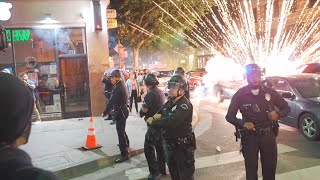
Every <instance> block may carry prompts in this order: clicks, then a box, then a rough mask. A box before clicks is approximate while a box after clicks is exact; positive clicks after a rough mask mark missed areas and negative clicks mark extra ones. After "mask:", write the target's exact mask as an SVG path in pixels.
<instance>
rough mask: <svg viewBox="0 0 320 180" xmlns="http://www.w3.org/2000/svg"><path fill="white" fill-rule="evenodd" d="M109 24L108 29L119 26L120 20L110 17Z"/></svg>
mask: <svg viewBox="0 0 320 180" xmlns="http://www.w3.org/2000/svg"><path fill="white" fill-rule="evenodd" d="M107 24H108V29H112V28H117V27H118V22H117V20H116V19H108V20H107Z"/></svg>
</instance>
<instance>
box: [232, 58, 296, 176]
mask: <svg viewBox="0 0 320 180" xmlns="http://www.w3.org/2000/svg"><path fill="white" fill-rule="evenodd" d="M245 73H246V77H247V81H248V85H247V86H245V87H242V88H240V89H239V90H238V91H237V92H236V93H235V95H234V96H233V97H232V99H231V102H230V105H229V108H228V112H227V115H226V120H227V121H228V122H229V123H231V124H233V125H234V126H235V127H236V129H240V131H237V132H238V133H240V134H241V150H240V151H241V152H242V153H243V157H244V164H245V168H246V178H247V180H258V173H257V170H258V161H259V152H260V157H261V158H260V160H261V165H262V166H261V167H262V176H263V179H266V180H274V179H275V174H276V169H277V157H278V152H277V151H278V150H277V141H276V137H277V135H278V132H279V124H278V119H279V118H284V117H286V116H287V115H288V114H289V112H290V107H289V106H288V103H287V102H286V101H285V100H284V99H283V98H282V97H281V95H280V94H279V93H278V92H277V91H276V90H274V89H272V88H269V87H267V86H263V85H262V83H261V73H262V72H261V69H260V67H259V66H258V65H257V64H248V65H247V66H246V67H245ZM275 106H276V107H277V110H276V109H275ZM239 110H240V112H241V114H242V119H239V118H237V116H236V115H237V112H238V111H239Z"/></svg>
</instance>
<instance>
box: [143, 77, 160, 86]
mask: <svg viewBox="0 0 320 180" xmlns="http://www.w3.org/2000/svg"><path fill="white" fill-rule="evenodd" d="M144 83H145V84H146V85H147V86H156V85H158V84H159V81H158V79H157V77H156V75H154V74H147V75H146V77H145V78H144Z"/></svg>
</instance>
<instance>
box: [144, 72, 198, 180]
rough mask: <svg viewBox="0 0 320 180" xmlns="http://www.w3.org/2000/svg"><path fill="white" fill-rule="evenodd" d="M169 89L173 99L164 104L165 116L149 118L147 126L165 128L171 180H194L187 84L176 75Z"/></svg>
mask: <svg viewBox="0 0 320 180" xmlns="http://www.w3.org/2000/svg"><path fill="white" fill-rule="evenodd" d="M168 89H169V98H170V99H169V100H168V101H167V102H166V103H165V104H164V106H163V109H162V113H161V114H155V115H154V116H153V117H150V118H148V119H147V123H149V124H150V125H151V127H161V128H162V131H163V139H164V147H165V154H166V161H167V164H168V167H169V171H170V175H171V178H172V180H193V179H194V177H193V174H194V172H195V166H194V162H195V159H194V150H195V149H196V140H195V136H194V133H193V131H192V124H191V123H192V115H193V106H192V104H191V102H190V101H189V100H188V99H187V98H186V97H185V96H184V95H185V91H187V89H188V87H187V82H186V80H185V78H184V77H183V76H180V75H174V76H172V77H171V79H170V81H169V82H168Z"/></svg>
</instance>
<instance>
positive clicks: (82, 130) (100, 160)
mask: <svg viewBox="0 0 320 180" xmlns="http://www.w3.org/2000/svg"><path fill="white" fill-rule="evenodd" d="M197 109H198V107H197V105H196V103H194V117H193V119H194V121H197V122H193V124H197V128H196V129H195V132H196V136H199V135H200V134H202V133H203V132H204V131H205V130H206V129H207V128H209V127H208V125H207V124H206V123H199V122H198V121H199V118H198V117H197V113H196V110H197ZM110 122H111V121H105V120H104V119H103V118H101V117H94V125H95V129H96V136H97V142H98V144H100V145H102V146H103V147H102V148H101V149H99V150H93V151H82V150H79V148H81V147H82V146H83V145H85V141H86V135H87V129H88V127H89V118H88V117H87V118H83V119H82V120H80V119H78V118H77V119H67V120H57V121H47V122H42V123H40V124H38V125H33V126H32V131H31V136H30V139H29V143H28V144H27V145H24V146H22V149H24V150H25V151H27V152H28V153H29V155H30V156H31V158H32V161H33V164H34V165H35V166H36V167H40V168H43V169H47V170H51V171H54V172H56V173H57V174H58V175H59V176H62V177H63V179H68V178H71V177H76V176H80V175H84V174H86V173H92V172H94V171H97V170H99V169H101V168H105V167H108V166H111V165H113V164H114V163H113V161H114V159H115V158H116V156H117V155H119V153H120V151H119V147H118V146H117V144H118V137H117V132H116V126H115V125H110V124H109V123H110ZM146 130H147V126H146V125H145V122H144V120H143V119H142V118H140V117H138V115H136V114H135V113H134V115H130V116H129V118H128V120H127V126H126V132H127V134H128V137H129V139H130V150H131V155H133V156H135V155H139V154H142V153H143V144H144V136H145V132H146ZM88 167H90V168H88ZM80 170H81V171H80ZM71 171H72V172H71ZM75 171H76V172H75ZM80 173H82V174H80Z"/></svg>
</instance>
